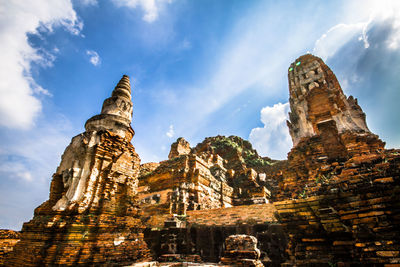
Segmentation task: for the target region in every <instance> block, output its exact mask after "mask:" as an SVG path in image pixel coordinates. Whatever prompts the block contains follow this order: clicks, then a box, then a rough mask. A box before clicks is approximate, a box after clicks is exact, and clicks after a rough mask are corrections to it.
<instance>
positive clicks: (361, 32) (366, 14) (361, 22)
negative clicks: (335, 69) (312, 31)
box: [313, 0, 400, 60]
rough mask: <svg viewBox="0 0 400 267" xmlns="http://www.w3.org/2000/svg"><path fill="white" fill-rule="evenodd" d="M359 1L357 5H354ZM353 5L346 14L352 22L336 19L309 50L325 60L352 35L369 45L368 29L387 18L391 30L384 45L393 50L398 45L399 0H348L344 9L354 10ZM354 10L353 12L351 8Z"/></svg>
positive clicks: (399, 36)
mask: <svg viewBox="0 0 400 267" xmlns="http://www.w3.org/2000/svg"><path fill="white" fill-rule="evenodd" d="M358 4H359V5H358ZM355 5H357V10H358V12H356V14H351V15H347V16H348V17H350V19H351V20H353V21H357V22H356V23H344V22H342V23H339V24H337V25H335V26H333V27H331V28H330V29H329V30H328V31H327V32H326V33H324V34H323V35H322V36H321V37H320V38H319V39H318V40H317V41H316V42H315V46H314V50H313V54H315V55H317V56H319V57H321V58H322V59H323V60H327V59H329V58H330V57H332V56H334V55H335V54H336V53H337V51H339V50H340V49H341V48H342V47H343V46H345V45H346V44H348V43H349V42H350V41H352V40H353V39H354V38H357V39H358V41H362V42H363V44H364V49H368V48H369V47H370V42H369V41H368V31H369V30H370V29H371V28H372V27H373V26H374V25H376V24H382V23H383V22H384V21H391V25H392V28H393V31H392V33H391V34H390V36H388V38H387V40H386V46H387V48H389V49H392V50H395V49H398V48H399V47H400V2H399V1H396V0H386V1H383V2H379V3H378V2H376V1H362V3H360V1H352V2H351V3H350V4H349V5H348V6H347V8H346V10H351V12H352V11H353V10H354V9H353V6H355ZM352 13H354V12H352Z"/></svg>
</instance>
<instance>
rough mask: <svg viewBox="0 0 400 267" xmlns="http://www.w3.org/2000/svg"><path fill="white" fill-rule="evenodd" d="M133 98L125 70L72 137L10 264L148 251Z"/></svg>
mask: <svg viewBox="0 0 400 267" xmlns="http://www.w3.org/2000/svg"><path fill="white" fill-rule="evenodd" d="M131 118H132V101H131V89H130V84H129V78H128V76H125V75H124V76H123V77H122V79H121V80H120V82H119V83H118V85H117V86H116V87H115V89H114V91H113V92H112V96H111V97H110V98H107V99H106V100H105V101H104V104H103V108H102V112H101V114H99V115H96V116H94V117H92V118H90V119H89V120H88V121H87V122H86V124H85V128H86V131H85V132H84V133H82V134H79V135H77V136H75V137H74V138H72V141H71V143H70V144H69V146H68V147H67V148H66V149H65V151H64V154H63V155H62V159H61V163H60V165H59V166H58V168H57V171H56V173H55V174H54V175H53V179H52V182H51V186H50V197H49V200H47V201H46V202H44V203H43V204H42V205H40V206H39V207H38V208H36V210H35V213H34V217H33V219H32V220H31V221H30V222H27V223H25V224H24V226H23V228H22V231H21V241H20V242H19V243H18V244H17V246H16V247H15V249H14V251H13V253H11V256H10V257H9V258H8V259H7V263H6V265H7V266H22V265H24V266H48V265H52V266H53V265H63V266H79V265H103V264H109V265H122V264H130V263H132V262H135V261H138V260H143V259H146V258H148V257H149V251H148V249H147V246H146V243H145V242H144V240H143V233H142V230H143V227H142V225H141V222H140V218H139V211H138V207H137V203H136V199H135V196H136V190H137V185H138V179H137V177H138V174H139V168H140V158H139V156H138V154H137V153H136V152H135V148H134V147H133V146H132V144H131V143H130V141H131V139H132V137H133V135H134V131H133V130H132V128H131V125H130V123H131Z"/></svg>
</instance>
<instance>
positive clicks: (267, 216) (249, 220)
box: [186, 204, 277, 226]
mask: <svg viewBox="0 0 400 267" xmlns="http://www.w3.org/2000/svg"><path fill="white" fill-rule="evenodd" d="M275 212H276V209H275V207H274V205H273V204H259V205H248V206H236V207H230V208H222V209H212V210H193V211H188V212H187V217H186V220H187V222H188V223H189V225H204V226H205V225H207V226H211V225H239V224H262V223H272V222H277V220H276V218H275Z"/></svg>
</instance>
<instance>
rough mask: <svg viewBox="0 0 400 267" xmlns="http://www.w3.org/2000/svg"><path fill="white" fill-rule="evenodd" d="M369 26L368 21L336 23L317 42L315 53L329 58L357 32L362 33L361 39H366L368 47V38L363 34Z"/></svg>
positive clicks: (324, 58)
mask: <svg viewBox="0 0 400 267" xmlns="http://www.w3.org/2000/svg"><path fill="white" fill-rule="evenodd" d="M367 26H368V22H366V23H356V24H343V23H340V24H338V25H335V26H334V27H332V28H330V29H329V30H328V31H327V32H326V33H324V34H323V35H322V36H321V38H319V39H318V40H317V41H316V42H315V47H314V50H313V54H315V55H317V56H319V57H321V58H322V59H323V60H327V59H328V58H329V57H331V56H333V55H334V54H335V53H336V51H337V50H339V49H340V48H341V47H342V46H343V45H344V44H346V43H347V42H348V41H350V40H351V39H352V38H354V36H356V35H357V34H358V35H360V36H359V40H360V41H361V40H362V41H364V47H365V48H368V47H369V44H368V38H367V36H366V35H365V34H363V33H365V29H366V28H367Z"/></svg>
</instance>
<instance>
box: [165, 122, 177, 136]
mask: <svg viewBox="0 0 400 267" xmlns="http://www.w3.org/2000/svg"><path fill="white" fill-rule="evenodd" d="M165 135H166V136H168V137H169V138H172V137H173V136H174V135H175V131H174V125H172V124H171V125H170V126H169V129H168V132H166V133H165Z"/></svg>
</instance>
